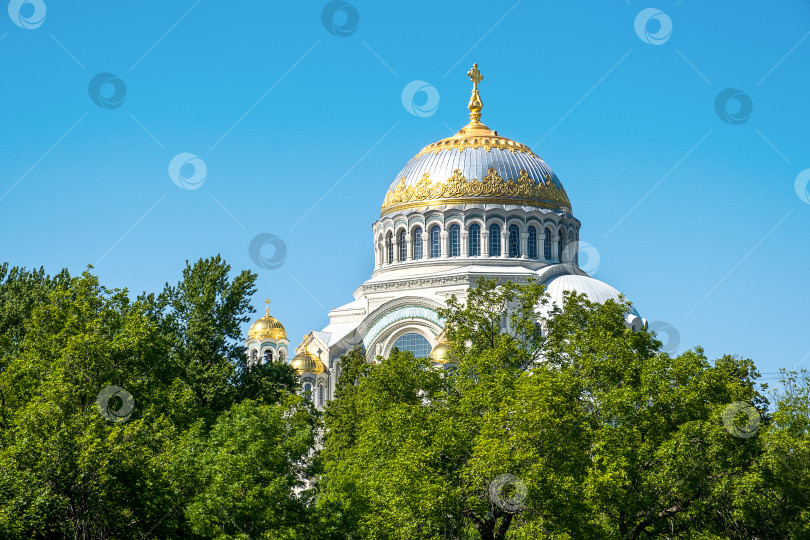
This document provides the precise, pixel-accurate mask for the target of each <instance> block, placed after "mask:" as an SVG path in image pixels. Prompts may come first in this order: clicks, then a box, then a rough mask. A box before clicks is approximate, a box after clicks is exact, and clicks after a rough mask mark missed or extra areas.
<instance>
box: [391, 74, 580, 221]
mask: <svg viewBox="0 0 810 540" xmlns="http://www.w3.org/2000/svg"><path fill="white" fill-rule="evenodd" d="M467 75H468V76H469V77H470V79H471V80H472V81H473V91H472V97H471V98H470V103H469V104H468V108H469V110H470V122H469V124H467V125H466V126H464V127H463V128H461V130H459V132H458V133H456V134H455V135H453V136H452V137H447V138H445V139H442V140H440V141H438V142H435V143H432V144H429V145H427V146H425V147H424V148H423V149H422V150H421V151H420V152H419V153H418V154H416V155H415V156H414V157H413V158H411V160H410V161H409V162H408V163H407V164H406V165H405V167H404V168H403V169H402V170H401V171H400V172H399V174H398V175H397V176H396V178H395V180H394V182H393V183H392V184H391V187H390V188H389V190H388V193H386V195H385V199H384V201H383V204H382V209H381V212H380V215H381V216H382V215H385V214H390V213H394V212H398V211H405V210H409V209H412V208H422V209H424V208H425V207H426V206H440V205H448V204H510V205H518V206H535V207H540V208H548V209H551V210H555V211H560V212H566V213H570V212H571V202H570V200H569V199H568V195H567V194H566V193H565V189H564V188H563V186H562V183H560V180H559V179H558V178H557V175H555V174H554V171H552V170H551V168H550V167H549V166H548V165H546V163H545V161H543V160H542V159H541V158H540V157H538V156H537V155H536V154H535V153H534V152H532V151H531V149H530V148H529V147H528V146H526V145H525V144H522V143H519V142H517V141H513V140H512V139H509V138H506V137H503V136H501V135H498V132H497V131H492V130H491V129H489V128H488V127H487V126H486V125H484V124H483V123H481V109H482V108H483V103H482V102H481V97H480V96H479V95H478V83H479V82H481V81H482V80H483V78H484V77H483V76H482V75H481V72H480V71H478V64H474V65H473V68H472V69H471V70H470V71H469V73H467Z"/></svg>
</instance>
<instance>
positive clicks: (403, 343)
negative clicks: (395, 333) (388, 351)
mask: <svg viewBox="0 0 810 540" xmlns="http://www.w3.org/2000/svg"><path fill="white" fill-rule="evenodd" d="M394 348H396V349H399V350H400V351H411V353H413V356H414V357H415V358H427V357H428V356H429V355H430V349H431V347H430V342H429V341H428V340H427V339H425V337H424V336H423V335H422V334H417V333H416V332H408V333H407V334H403V335H401V336H399V337H398V338H397V340H396V341H395V342H394Z"/></svg>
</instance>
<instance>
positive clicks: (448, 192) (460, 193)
mask: <svg viewBox="0 0 810 540" xmlns="http://www.w3.org/2000/svg"><path fill="white" fill-rule="evenodd" d="M467 198H473V199H477V198H487V199H498V201H497V202H498V203H506V204H508V203H512V204H524V205H530V206H541V207H544V208H553V209H557V208H561V209H564V210H567V211H568V212H570V211H571V202H570V201H569V200H568V195H566V193H565V189H563V188H560V187H557V185H556V184H555V183H554V182H552V180H551V178H550V177H549V176H548V175H546V177H545V181H543V180H541V181H540V182H538V183H535V182H534V180H533V179H532V178H530V177H529V175H528V173H527V172H526V171H524V170H522V171H520V176H519V177H518V178H517V180H512V179H509V180H504V179H503V178H501V177H500V176H499V175H498V173H497V172H496V171H495V169H494V168H492V167H490V169H489V174H487V175H486V176H485V177H484V178H482V179H481V180H478V179H475V178H473V179H472V180H467V179H466V178H465V177H464V174H463V173H462V172H461V169H456V170H454V171H453V175H452V176H451V177H450V178H448V179H447V180H446V181H444V182H437V183H433V181H432V180H431V179H430V173H427V172H426V173H425V174H423V175H422V178H420V179H419V181H418V182H417V183H416V185H415V186H406V185H405V177H402V178H401V179H400V181H399V183H398V184H397V186H396V187H395V188H394V189H392V190H389V191H388V193H386V195H385V200H384V201H383V205H382V213H386V212H387V211H392V210H394V209H395V207H398V206H400V205H406V204H408V205H409V206H410V205H413V204H414V203H424V204H428V203H433V204H441V203H443V204H454V203H461V202H462V201H460V200H456V201H454V199H467ZM463 202H467V201H463ZM470 202H478V201H476V200H473V201H470ZM481 202H486V201H481ZM409 203H410V204H409Z"/></svg>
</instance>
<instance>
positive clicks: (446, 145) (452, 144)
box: [414, 131, 540, 159]
mask: <svg viewBox="0 0 810 540" xmlns="http://www.w3.org/2000/svg"><path fill="white" fill-rule="evenodd" d="M459 133H460V132H459ZM465 148H485V149H486V150H487V152H489V151H490V150H492V149H493V148H496V149H499V150H509V151H510V152H512V153H513V154H514V153H515V152H524V153H526V154H529V155H531V156H534V157H536V158H538V159H540V157H539V156H538V155H537V154H535V153H534V152H532V150H531V148H529V147H528V146H526V145H525V144H523V143H519V142H517V141H513V140H512V139H507V138H506V137H501V136H500V135H496V134H495V132H494V131H490V132H489V133H486V134H475V135H466V136H465V135H461V134H456V135H453V136H452V137H447V138H446V139H442V140H440V141H437V142H435V143H431V144H429V145H427V146H425V147H424V148H422V150H420V151H419V153H418V154H416V155H415V156H414V158H418V157H419V156H423V155H425V154H437V153H439V152H440V151H442V150H458V151H459V152H461V151H463V150H464V149H465Z"/></svg>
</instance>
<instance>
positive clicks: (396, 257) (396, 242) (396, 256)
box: [393, 235, 402, 262]
mask: <svg viewBox="0 0 810 540" xmlns="http://www.w3.org/2000/svg"><path fill="white" fill-rule="evenodd" d="M393 242H394V260H395V261H397V262H402V261H400V260H399V235H396V236H394V239H393Z"/></svg>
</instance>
